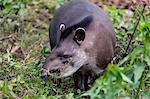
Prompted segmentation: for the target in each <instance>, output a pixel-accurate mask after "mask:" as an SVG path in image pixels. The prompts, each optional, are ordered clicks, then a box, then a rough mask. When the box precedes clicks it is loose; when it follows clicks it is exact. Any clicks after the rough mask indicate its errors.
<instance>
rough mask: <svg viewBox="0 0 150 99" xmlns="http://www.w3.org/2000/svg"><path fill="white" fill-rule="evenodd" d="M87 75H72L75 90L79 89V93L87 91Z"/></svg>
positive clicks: (77, 73)
mask: <svg viewBox="0 0 150 99" xmlns="http://www.w3.org/2000/svg"><path fill="white" fill-rule="evenodd" d="M88 77H89V76H88V75H85V74H83V73H82V72H76V73H75V74H74V75H73V78H74V84H75V89H76V91H77V89H80V91H81V92H83V91H85V90H87V89H88Z"/></svg>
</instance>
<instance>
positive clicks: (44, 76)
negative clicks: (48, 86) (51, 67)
mask: <svg viewBox="0 0 150 99" xmlns="http://www.w3.org/2000/svg"><path fill="white" fill-rule="evenodd" d="M46 76H47V73H46V72H45V71H44V70H42V71H41V75H40V77H41V79H45V78H46Z"/></svg>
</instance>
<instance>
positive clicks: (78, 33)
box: [74, 28, 85, 45]
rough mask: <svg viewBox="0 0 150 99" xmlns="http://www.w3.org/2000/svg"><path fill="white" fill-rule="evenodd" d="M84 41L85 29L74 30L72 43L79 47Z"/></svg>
mask: <svg viewBox="0 0 150 99" xmlns="http://www.w3.org/2000/svg"><path fill="white" fill-rule="evenodd" d="M84 39H85V29H84V28H77V29H76V30H75V35H74V41H75V42H76V43H77V44H79V45H80V44H81V43H82V42H83V41H84Z"/></svg>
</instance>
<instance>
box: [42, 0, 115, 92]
mask: <svg viewBox="0 0 150 99" xmlns="http://www.w3.org/2000/svg"><path fill="white" fill-rule="evenodd" d="M49 38H50V46H51V49H52V54H51V55H50V56H49V57H48V58H47V59H46V62H45V64H44V65H43V68H44V69H46V70H49V71H51V70H56V69H60V70H61V75H60V76H61V77H67V76H70V75H72V74H73V75H74V81H75V86H76V87H77V88H80V89H81V90H85V89H86V88H87V80H88V77H89V76H91V75H100V74H101V73H102V72H103V71H104V69H105V68H106V67H107V65H108V64H109V63H110V62H111V60H112V58H113V56H114V48H115V33H114V30H113V27H112V23H111V21H110V20H109V19H108V17H107V15H106V13H105V11H103V10H102V9H100V8H99V7H98V6H96V5H94V4H92V3H90V2H88V1H86V0H73V1H71V2H69V3H66V4H65V5H63V6H62V7H60V8H59V9H58V10H57V11H56V13H55V14H54V18H53V20H52V21H51V25H50V32H49Z"/></svg>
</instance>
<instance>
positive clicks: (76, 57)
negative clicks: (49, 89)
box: [42, 16, 92, 77]
mask: <svg viewBox="0 0 150 99" xmlns="http://www.w3.org/2000/svg"><path fill="white" fill-rule="evenodd" d="M91 19H92V17H91V16H90V17H86V18H85V19H83V20H82V22H80V23H79V24H76V25H74V26H71V27H69V28H67V29H65V30H64V31H63V32H62V33H61V36H60V40H59V42H58V44H57V45H56V46H55V47H54V48H53V49H52V53H51V55H50V56H49V57H48V58H47V59H46V61H45V63H44V65H43V70H44V71H43V74H42V75H43V76H44V75H45V74H46V72H45V71H47V72H49V74H52V73H51V71H55V70H59V71H60V75H59V77H67V76H70V75H72V74H73V73H75V72H76V71H77V70H78V69H79V68H81V66H83V65H86V64H87V63H88V59H87V55H86V53H85V50H84V48H83V47H84V46H83V45H84V41H85V38H86V32H87V31H86V29H87V24H89V23H90V22H91V21H92V20H91ZM85 21H86V22H85ZM83 22H85V23H84V24H83Z"/></svg>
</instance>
